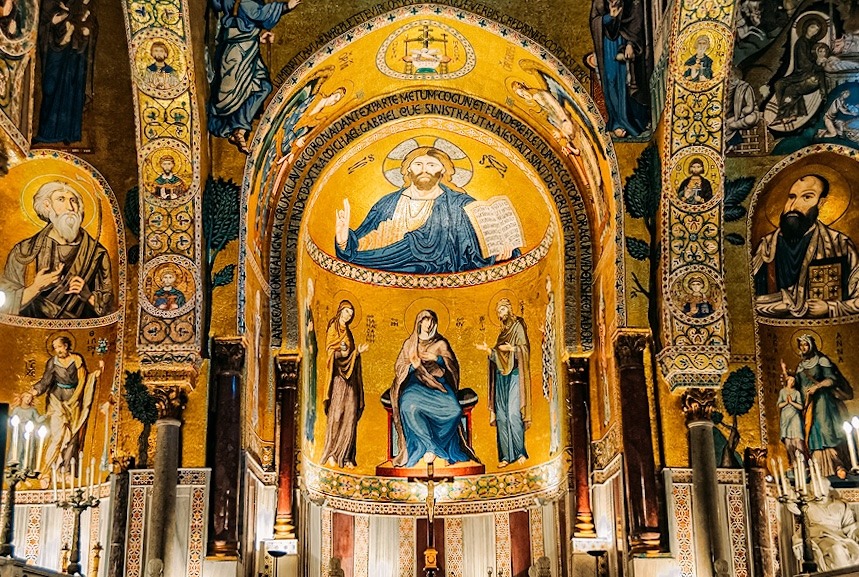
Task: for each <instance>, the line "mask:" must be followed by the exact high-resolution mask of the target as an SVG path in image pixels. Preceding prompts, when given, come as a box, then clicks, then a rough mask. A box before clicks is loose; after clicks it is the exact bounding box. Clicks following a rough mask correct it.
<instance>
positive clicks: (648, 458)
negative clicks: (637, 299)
mask: <svg viewBox="0 0 859 577" xmlns="http://www.w3.org/2000/svg"><path fill="white" fill-rule="evenodd" d="M647 339H648V337H646V336H645V335H642V334H626V335H620V336H619V337H618V338H617V340H616V341H615V345H614V352H615V357H616V359H617V366H618V373H619V379H620V383H619V386H620V419H621V430H622V432H623V467H624V484H625V487H626V495H627V505H628V507H627V512H628V516H629V529H630V545H631V547H632V549H633V551H635V552H639V553H640V552H646V551H658V550H659V548H660V543H661V540H662V537H663V536H664V535H665V532H664V531H663V530H662V527H660V517H661V516H660V507H661V503H662V499H661V496H660V483H659V480H658V479H657V477H656V464H655V456H654V452H653V431H652V429H651V427H653V426H654V424H653V423H651V422H650V410H649V407H650V400H649V398H648V392H647V378H646V375H645V372H644V349H645V348H646V347H647Z"/></svg>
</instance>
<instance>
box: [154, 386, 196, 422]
mask: <svg viewBox="0 0 859 577" xmlns="http://www.w3.org/2000/svg"><path fill="white" fill-rule="evenodd" d="M152 398H153V399H155V408H156V409H157V410H158V418H159V419H176V420H181V419H182V411H184V410H185V405H187V404H188V393H186V392H185V388H184V387H181V386H177V385H173V386H158V387H155V388H154V389H152Z"/></svg>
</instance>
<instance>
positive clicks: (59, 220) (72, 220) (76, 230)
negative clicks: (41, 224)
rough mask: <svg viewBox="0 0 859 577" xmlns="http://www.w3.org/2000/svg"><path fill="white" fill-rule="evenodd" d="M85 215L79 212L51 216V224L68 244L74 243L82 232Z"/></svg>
mask: <svg viewBox="0 0 859 577" xmlns="http://www.w3.org/2000/svg"><path fill="white" fill-rule="evenodd" d="M82 220H83V215H82V214H81V213H79V212H64V213H63V214H56V213H52V214H51V224H52V225H54V230H56V231H57V234H59V235H60V238H62V239H63V240H64V241H66V242H74V241H75V240H77V238H78V234H80V231H81V221H82Z"/></svg>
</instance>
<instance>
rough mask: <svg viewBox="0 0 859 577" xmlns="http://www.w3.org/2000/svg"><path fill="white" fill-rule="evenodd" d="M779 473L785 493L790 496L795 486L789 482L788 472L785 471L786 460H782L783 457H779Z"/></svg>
mask: <svg viewBox="0 0 859 577" xmlns="http://www.w3.org/2000/svg"><path fill="white" fill-rule="evenodd" d="M778 474H779V477H781V487H782V490H783V491H784V494H785V495H787V496H788V497H790V495H791V492H792V491H793V488H792V487H791V486H790V484H789V483H788V482H787V473H785V472H784V461H782V459H781V457H779V458H778Z"/></svg>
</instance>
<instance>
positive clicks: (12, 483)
mask: <svg viewBox="0 0 859 577" xmlns="http://www.w3.org/2000/svg"><path fill="white" fill-rule="evenodd" d="M9 424H10V425H12V434H11V435H10V437H11V439H10V447H9V459H8V461H7V462H6V484H7V488H6V504H5V505H4V507H3V514H2V519H0V556H2V557H11V556H12V555H13V554H14V553H15V546H14V545H12V538H13V536H14V533H15V490H16V489H17V488H18V483H21V482H22V481H26V480H28V479H36V478H37V477H38V476H39V475H40V473H39V471H38V470H37V467H36V461H37V459H38V456H39V455H41V452H42V445H43V444H44V441H45V436H46V435H47V434H48V429H47V428H46V427H45V426H44V425H42V426H41V427H39V431H38V445H36V444H35V443H34V439H35V438H36V434H35V431H34V429H35V428H36V425H35V424H34V423H33V421H27V423H26V424H25V425H24V442H23V447H21V446H20V444H19V440H18V434H19V431H18V427H19V425H20V424H21V419H20V418H19V417H18V415H14V416H12V418H11V419H9ZM20 449H23V451H21V450H20ZM22 452H23V455H21V453H22Z"/></svg>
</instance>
